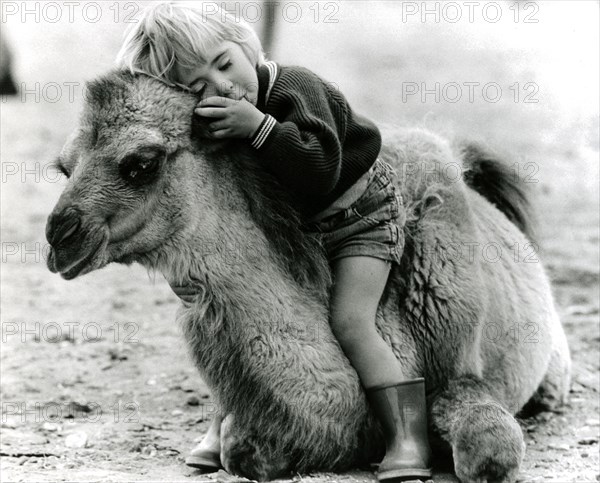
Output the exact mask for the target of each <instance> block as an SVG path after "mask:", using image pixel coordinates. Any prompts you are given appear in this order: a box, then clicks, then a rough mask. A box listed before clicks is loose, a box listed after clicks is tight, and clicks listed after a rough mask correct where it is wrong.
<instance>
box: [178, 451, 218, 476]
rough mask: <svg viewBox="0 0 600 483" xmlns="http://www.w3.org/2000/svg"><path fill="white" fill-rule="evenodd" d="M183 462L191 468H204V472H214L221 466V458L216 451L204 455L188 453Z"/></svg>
mask: <svg viewBox="0 0 600 483" xmlns="http://www.w3.org/2000/svg"><path fill="white" fill-rule="evenodd" d="M185 464H186V465H188V466H191V467H192V468H197V469H199V470H204V471H206V472H209V471H210V472H215V471H219V470H220V469H222V468H223V466H222V465H221V458H220V456H219V455H218V454H216V453H214V454H213V453H207V454H206V455H204V456H203V455H189V456H188V457H187V458H186V459H185Z"/></svg>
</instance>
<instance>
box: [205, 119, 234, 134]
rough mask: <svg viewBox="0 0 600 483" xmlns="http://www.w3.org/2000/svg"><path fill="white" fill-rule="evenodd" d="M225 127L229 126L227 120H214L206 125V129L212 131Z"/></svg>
mask: <svg viewBox="0 0 600 483" xmlns="http://www.w3.org/2000/svg"><path fill="white" fill-rule="evenodd" d="M227 127H229V123H228V122H227V121H214V122H211V123H210V124H209V125H208V130H209V131H210V132H211V133H213V132H215V131H220V130H221V129H225V128H227Z"/></svg>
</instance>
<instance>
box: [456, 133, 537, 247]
mask: <svg viewBox="0 0 600 483" xmlns="http://www.w3.org/2000/svg"><path fill="white" fill-rule="evenodd" d="M459 153H460V156H461V158H462V162H463V179H464V181H465V183H466V184H467V185H468V186H469V187H471V188H472V189H474V190H475V191H477V192H478V193H479V194H480V195H482V196H484V197H485V198H486V199H487V200H488V201H489V202H490V203H492V204H493V205H494V206H495V207H496V208H498V209H499V210H500V211H501V212H502V213H504V215H505V216H506V217H507V218H508V219H509V220H510V221H511V222H512V223H513V224H514V225H515V226H516V227H517V228H518V229H519V230H520V231H521V232H522V233H523V234H524V235H525V236H526V237H527V238H528V239H529V240H530V241H532V242H534V241H535V237H534V230H533V228H534V227H533V225H534V222H533V220H534V216H533V210H532V207H531V203H530V200H529V196H528V193H527V189H526V186H525V181H524V180H523V179H522V178H521V177H520V176H519V175H518V173H517V172H516V171H515V170H513V169H511V167H510V166H509V165H508V164H507V163H505V162H504V161H502V160H500V159H499V158H498V157H497V156H496V155H494V154H493V153H491V152H489V151H486V150H485V149H484V148H482V147H481V146H480V145H478V144H476V143H465V144H463V145H461V146H460V147H459Z"/></svg>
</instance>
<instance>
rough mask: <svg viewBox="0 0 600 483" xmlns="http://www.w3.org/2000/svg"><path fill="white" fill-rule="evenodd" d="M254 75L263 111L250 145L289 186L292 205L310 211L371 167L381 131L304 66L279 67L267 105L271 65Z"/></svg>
mask: <svg viewBox="0 0 600 483" xmlns="http://www.w3.org/2000/svg"><path fill="white" fill-rule="evenodd" d="M272 64H273V63H272ZM257 74H258V83H259V97H258V103H257V108H258V109H259V110H261V111H262V112H264V113H265V114H266V115H265V119H264V120H263V123H262V124H261V126H260V127H259V128H258V130H257V132H256V133H255V134H254V136H253V138H252V139H251V143H252V145H253V146H254V147H255V148H256V149H257V150H258V152H259V153H260V158H261V160H262V161H263V162H264V163H265V164H266V166H267V167H268V169H269V170H270V171H271V172H273V173H274V174H275V176H276V177H277V178H278V179H279V181H280V182H281V183H282V184H283V185H284V186H286V187H287V188H289V189H290V191H291V194H292V196H293V199H294V200H295V202H296V205H297V206H296V208H298V210H299V211H300V212H301V213H302V214H303V215H305V216H311V215H314V214H316V213H318V212H319V211H322V210H323V209H325V208H326V207H327V206H328V205H330V204H331V203H332V202H333V201H334V200H335V199H337V198H338V197H339V196H340V195H341V194H342V193H344V191H346V190H347V189H348V188H349V187H350V186H352V185H353V184H354V183H355V182H356V181H357V180H358V178H360V177H361V176H362V175H363V174H364V173H366V172H367V171H368V170H369V168H370V167H371V166H372V165H373V163H374V162H375V160H376V159H377V156H378V155H379V151H380V149H381V134H380V132H379V129H378V128H377V127H376V126H375V124H374V123H373V122H371V121H370V120H368V119H366V118H365V117H362V116H360V115H358V114H356V113H355V112H353V111H352V109H351V108H350V105H349V104H348V101H347V100H346V98H345V97H344V95H343V94H342V93H341V92H340V91H339V90H337V89H336V88H335V86H332V85H331V84H328V83H327V82H325V81H324V80H323V79H321V78H320V77H319V76H317V75H316V74H314V73H313V72H311V71H310V70H308V69H305V68H302V67H285V66H284V67H281V66H279V65H277V76H276V78H275V81H274V83H273V84H272V87H271V91H270V93H269V96H268V99H267V100H266V103H265V96H266V93H267V89H268V87H269V69H267V67H265V66H261V67H259V69H258V70H257Z"/></svg>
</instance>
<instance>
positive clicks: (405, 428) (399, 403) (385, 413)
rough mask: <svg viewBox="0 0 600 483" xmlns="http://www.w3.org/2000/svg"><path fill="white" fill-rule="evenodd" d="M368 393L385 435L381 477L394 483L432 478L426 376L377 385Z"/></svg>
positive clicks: (384, 480) (383, 480)
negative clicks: (382, 385) (389, 384)
mask: <svg viewBox="0 0 600 483" xmlns="http://www.w3.org/2000/svg"><path fill="white" fill-rule="evenodd" d="M366 392H367V397H368V399H369V403H370V404H371V407H372V408H373V410H374V412H375V415H376V416H377V418H378V419H379V422H380V423H381V426H382V428H383V433H384V435H385V447H386V452H385V458H383V461H382V462H381V463H380V464H379V470H378V471H377V480H378V481H381V482H385V483H394V482H399V481H406V480H428V479H430V478H431V449H430V448H429V439H428V437H427V407H426V403H425V379H423V378H422V377H420V378H418V379H412V380H410V381H405V382H402V383H400V384H396V385H394V386H387V387H381V386H380V387H374V388H371V389H367V391H366Z"/></svg>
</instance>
